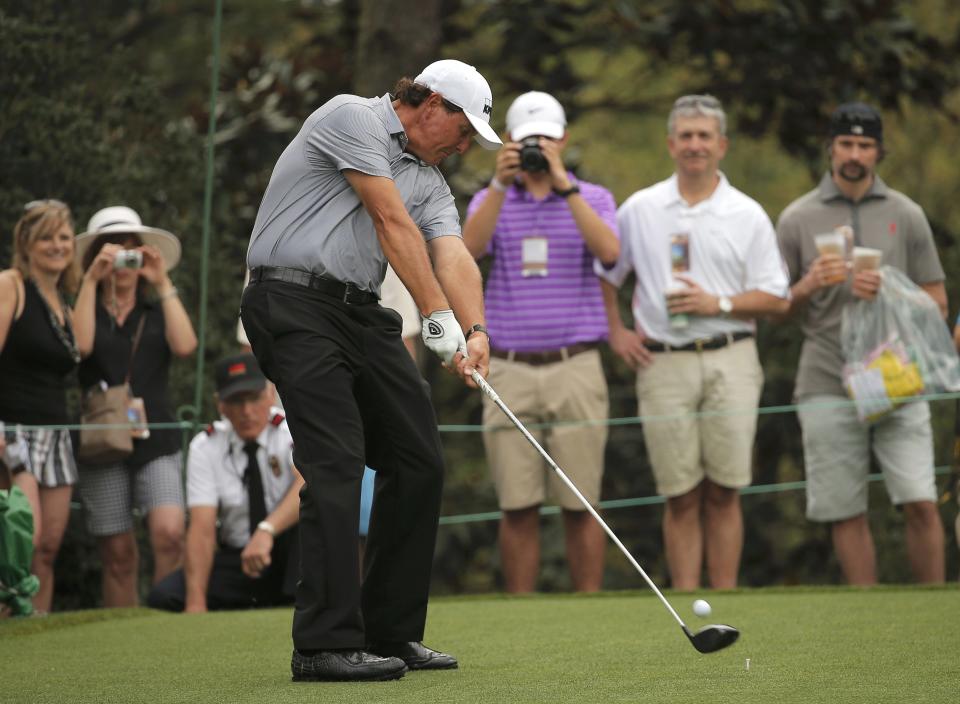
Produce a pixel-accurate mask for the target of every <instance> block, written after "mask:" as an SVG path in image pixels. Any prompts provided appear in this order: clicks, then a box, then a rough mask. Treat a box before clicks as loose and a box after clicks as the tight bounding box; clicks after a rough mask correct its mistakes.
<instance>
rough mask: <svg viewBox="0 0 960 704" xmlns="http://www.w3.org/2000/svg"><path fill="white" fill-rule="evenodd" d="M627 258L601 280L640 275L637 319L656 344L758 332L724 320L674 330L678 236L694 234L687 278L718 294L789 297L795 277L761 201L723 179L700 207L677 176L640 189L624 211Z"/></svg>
mask: <svg viewBox="0 0 960 704" xmlns="http://www.w3.org/2000/svg"><path fill="white" fill-rule="evenodd" d="M617 225H618V226H619V229H620V258H619V259H618V260H617V263H616V265H615V266H614V267H613V268H611V269H608V270H605V269H604V268H603V267H602V266H595V271H596V273H597V275H598V276H601V277H603V278H604V279H606V280H607V281H609V282H610V283H612V284H613V285H615V286H617V287H619V286H620V285H621V284H622V283H623V281H624V279H626V277H627V275H628V274H629V273H630V272H631V271H634V272H636V275H637V285H636V289H635V290H634V294H633V305H632V309H633V317H634V321H635V323H636V325H637V327H638V328H639V329H640V330H641V331H642V332H643V333H644V334H645V335H646V336H647V337H648V338H651V339H653V340H657V341H660V342H665V343H667V344H670V345H686V344H689V343H691V342H693V341H694V340H697V339H700V338H707V337H713V336H715V335H719V334H725V333H728V332H741V331H750V332H752V331H753V330H754V329H755V324H754V323H753V321H745V320H740V319H737V318H723V317H720V316H716V317H706V316H694V315H691V316H689V325H688V326H687V327H685V328H672V327H671V326H670V321H669V318H668V315H667V305H666V299H665V297H664V291H665V290H666V289H667V288H668V287H669V286H670V284H671V283H672V282H673V281H674V274H673V273H672V269H671V248H670V242H671V236H673V235H676V234H686V235H687V237H688V241H689V271H688V272H687V273H686V274H685V275H686V276H688V277H689V278H691V279H692V280H694V281H695V282H696V283H697V284H698V285H699V286H700V287H701V288H703V289H704V290H705V291H707V292H708V293H711V294H713V295H715V296H730V297H733V296H735V295H737V294H740V293H744V292H746V291H763V292H765V293H769V294H771V295H774V296H777V297H780V298H787V297H788V296H789V279H788V276H787V273H786V267H785V266H784V264H783V260H782V259H781V257H780V250H779V248H778V246H777V238H776V234H775V233H774V229H773V224H772V223H771V222H770V218H769V217H767V214H766V213H765V212H764V210H763V208H762V207H761V206H760V204H759V203H757V202H756V201H755V200H753V199H752V198H750V197H749V196H747V195H745V194H743V193H741V192H740V191H738V190H737V189H736V188H734V187H733V186H731V185H730V183H729V181H727V178H726V176H724V175H723V174H722V173H721V174H720V182H719V183H718V184H717V187H716V189H715V190H714V192H713V194H712V195H711V196H710V197H709V198H707V199H706V200H703V201H701V202H699V203H697V204H696V205H694V206H692V207H691V206H689V205H687V203H686V201H684V199H683V198H682V197H681V196H680V191H679V188H678V186H677V176H676V174H674V175H673V176H671V177H670V178H668V179H667V180H666V181H661V182H660V183H657V184H654V185H653V186H650V187H648V188H645V189H643V190H640V191H637V192H636V193H634V194H633V195H632V196H630V197H629V198H628V199H627V200H626V201H625V202H624V203H623V205H621V206H620V208H619V209H618V210H617Z"/></svg>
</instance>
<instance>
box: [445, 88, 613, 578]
mask: <svg viewBox="0 0 960 704" xmlns="http://www.w3.org/2000/svg"><path fill="white" fill-rule="evenodd" d="M566 124H567V120H566V116H565V114H564V111H563V107H562V106H561V105H560V103H558V102H557V101H556V99H554V98H553V97H552V96H550V95H548V94H546V93H540V92H536V91H533V92H530V93H525V94H523V95H521V96H520V97H519V98H517V99H516V100H515V101H514V102H513V104H512V105H511V106H510V109H509V110H508V111H507V132H508V133H509V136H510V140H511V141H508V142H507V143H506V144H504V146H503V148H502V149H501V150H500V151H499V153H498V154H497V166H496V172H495V173H494V176H493V178H492V179H491V180H490V186H489V187H488V188H485V189H483V190H482V191H480V192H479V193H477V194H476V195H475V196H474V197H473V200H472V201H471V202H470V206H469V208H468V210H467V221H466V224H465V225H464V228H463V239H464V243H465V244H466V245H467V248H468V249H469V250H470V253H471V254H473V256H474V257H477V258H480V257H482V256H484V255H490V256H492V257H493V262H492V264H491V267H490V276H489V280H488V281H487V287H486V295H485V304H486V311H487V327H488V328H489V331H490V347H491V360H490V376H489V379H490V382H491V383H492V384H493V386H494V387H495V388H496V389H498V392H499V393H500V395H501V397H502V398H503V400H504V401H505V402H506V403H507V404H508V405H509V406H510V408H511V410H512V411H513V412H514V413H515V414H516V415H517V417H518V418H520V419H521V420H522V421H523V422H524V423H525V424H528V425H531V424H541V423H543V424H549V427H546V428H542V429H535V428H531V432H533V434H534V435H535V436H536V437H537V440H538V441H539V442H540V443H541V444H542V445H545V446H546V447H547V450H548V451H549V452H550V453H551V455H552V456H553V457H554V458H555V459H556V460H557V462H558V463H559V464H560V466H561V467H563V469H564V471H565V472H566V473H567V474H568V475H569V477H570V479H572V480H573V482H574V483H575V484H576V486H577V488H578V489H580V491H581V492H582V493H583V495H584V496H585V497H587V499H588V500H589V501H590V502H591V503H592V504H594V505H595V504H596V503H597V502H598V501H599V499H600V483H601V478H602V475H603V451H604V445H605V444H606V440H607V429H606V426H605V425H603V424H602V423H601V424H599V425H591V424H587V423H583V424H578V423H570V421H588V420H590V421H602V420H605V419H606V417H607V413H608V404H607V384H606V379H605V378H604V375H603V369H602V367H601V364H600V354H599V350H598V346H599V344H600V342H601V341H602V340H606V338H607V321H606V315H605V313H604V307H603V298H602V296H601V293H600V284H599V282H598V280H597V277H596V275H595V274H594V273H593V263H594V260H597V261H599V262H600V263H601V265H603V266H612V265H613V264H614V263H615V262H616V260H617V256H618V254H619V251H620V244H619V240H618V238H617V230H616V203H615V202H614V199H613V196H612V195H611V194H610V192H609V191H607V190H606V189H605V188H602V187H600V186H597V185H594V184H592V183H586V182H585V181H577V180H576V179H574V177H573V174H571V173H570V172H568V171H567V170H566V168H565V167H564V165H563V161H562V159H561V156H560V155H561V152H562V151H563V148H564V147H565V146H566V144H567V139H568V135H567V130H566ZM483 403H484V409H483V423H484V425H485V426H486V427H487V430H486V431H485V432H484V444H485V446H486V450H487V459H488V461H489V464H490V470H491V473H492V475H493V480H494V484H495V486H496V490H497V497H498V500H499V503H500V508H501V510H502V511H503V518H502V519H501V521H500V554H501V560H502V565H503V574H504V581H505V587H506V590H507V591H509V592H529V591H533V589H534V588H535V586H536V580H537V573H538V571H539V563H540V514H539V509H540V505H541V504H542V503H543V502H544V499H545V497H546V488H547V486H546V485H547V483H548V482H549V483H550V485H551V494H552V496H553V498H554V499H555V500H556V501H557V502H558V503H559V504H560V506H561V508H562V509H563V520H564V529H565V534H566V554H567V562H568V563H569V566H570V574H571V578H572V581H573V587H574V589H576V590H577V591H597V590H599V589H600V585H601V582H602V578H603V549H604V537H603V531H602V529H601V528H600V526H599V525H598V524H597V523H596V522H595V521H594V520H593V519H592V518H591V516H590V514H589V513H588V512H587V511H585V510H584V509H583V505H582V504H581V503H580V502H579V501H578V500H577V498H576V497H575V496H574V494H573V493H572V492H571V491H570V490H569V489H568V488H566V487H565V486H564V485H563V484H562V483H561V482H560V480H559V478H558V477H557V476H556V475H555V474H554V473H553V472H551V471H550V470H549V468H548V467H547V465H546V464H545V463H544V461H543V459H542V458H541V457H540V455H539V454H537V452H536V451H535V450H534V449H533V448H532V447H530V445H529V444H528V443H527V442H526V440H525V439H524V438H523V436H522V435H520V434H519V433H517V432H516V431H515V430H514V429H513V426H512V425H510V424H509V423H507V422H506V419H505V418H504V417H503V414H502V413H500V412H499V410H498V409H497V407H496V406H495V405H494V404H493V403H492V402H491V401H490V400H489V399H488V398H486V397H484V399H483ZM554 423H559V424H558V425H552V424H554Z"/></svg>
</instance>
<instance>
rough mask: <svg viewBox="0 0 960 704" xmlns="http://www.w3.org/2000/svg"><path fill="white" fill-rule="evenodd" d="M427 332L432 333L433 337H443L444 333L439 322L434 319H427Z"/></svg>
mask: <svg viewBox="0 0 960 704" xmlns="http://www.w3.org/2000/svg"><path fill="white" fill-rule="evenodd" d="M427 332H429V333H430V336H431V337H441V336H442V335H443V328H442V327H440V325H439V324H438V323H436V322H435V321H433V320H428V321H427Z"/></svg>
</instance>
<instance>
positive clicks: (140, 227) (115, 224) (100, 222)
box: [76, 205, 180, 271]
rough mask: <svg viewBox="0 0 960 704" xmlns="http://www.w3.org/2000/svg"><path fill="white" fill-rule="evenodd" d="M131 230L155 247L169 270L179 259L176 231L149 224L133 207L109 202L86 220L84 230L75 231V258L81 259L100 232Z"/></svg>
mask: <svg viewBox="0 0 960 704" xmlns="http://www.w3.org/2000/svg"><path fill="white" fill-rule="evenodd" d="M125 233H133V234H136V235H137V236H139V237H140V239H142V240H143V243H144V244H147V245H150V246H151V247H156V248H157V249H159V250H160V254H162V255H163V261H164V263H165V264H166V266H167V271H170V270H171V269H172V268H173V267H175V266H176V265H177V264H178V263H179V261H180V240H178V239H177V237H176V235H174V234H173V233H171V232H167V231H166V230H161V229H160V228H157V227H148V226H147V225H144V224H143V222H141V220H140V216H139V215H138V214H137V211H136V210H134V209H133V208H128V207H127V206H125V205H111V206H110V207H108V208H103V209H102V210H98V211H97V212H95V213H94V214H93V217H91V218H90V222H88V223H87V231H86V232H84V233H82V234H79V235H77V239H76V250H77V258H78V259H79V260H81V261H82V260H83V255H84V253H85V252H86V251H87V248H88V247H89V246H90V245H91V244H93V242H94V240H96V239H97V237H99V236H100V235H116V234H125Z"/></svg>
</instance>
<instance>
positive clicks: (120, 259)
mask: <svg viewBox="0 0 960 704" xmlns="http://www.w3.org/2000/svg"><path fill="white" fill-rule="evenodd" d="M142 266H143V252H141V251H140V250H139V249H121V250H120V251H119V252H117V256H116V257H115V258H114V260H113V268H114V269H140V268H141V267H142Z"/></svg>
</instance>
